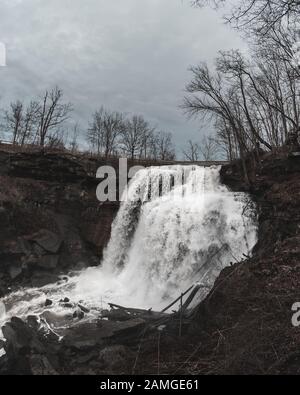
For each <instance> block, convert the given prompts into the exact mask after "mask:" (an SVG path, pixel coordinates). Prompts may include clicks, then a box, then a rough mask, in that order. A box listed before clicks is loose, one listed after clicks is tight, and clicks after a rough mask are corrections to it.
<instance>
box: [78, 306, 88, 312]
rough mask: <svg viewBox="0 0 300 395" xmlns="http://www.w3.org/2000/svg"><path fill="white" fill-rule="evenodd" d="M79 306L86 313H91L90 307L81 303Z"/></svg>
mask: <svg viewBox="0 0 300 395" xmlns="http://www.w3.org/2000/svg"><path fill="white" fill-rule="evenodd" d="M78 307H79V308H80V310H82V311H83V312H84V313H87V314H88V313H89V312H90V310H89V309H87V308H86V307H84V306H82V305H81V304H78Z"/></svg>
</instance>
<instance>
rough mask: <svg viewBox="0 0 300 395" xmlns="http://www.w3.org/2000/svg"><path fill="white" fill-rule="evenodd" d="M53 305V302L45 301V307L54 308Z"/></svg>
mask: <svg viewBox="0 0 300 395" xmlns="http://www.w3.org/2000/svg"><path fill="white" fill-rule="evenodd" d="M52 304H53V302H52V300H50V299H46V301H45V306H46V307H48V306H52Z"/></svg>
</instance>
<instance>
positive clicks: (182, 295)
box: [161, 285, 194, 313]
mask: <svg viewBox="0 0 300 395" xmlns="http://www.w3.org/2000/svg"><path fill="white" fill-rule="evenodd" d="M193 288H194V285H192V286H191V287H190V288H189V289H187V290H186V291H185V292H184V293H183V294H181V295H180V296H179V297H178V298H177V299H176V300H174V302H172V303H171V304H169V305H168V306H167V307H165V308H164V309H163V310H162V311H161V313H165V312H166V311H168V310H169V309H170V308H171V307H172V306H174V304H176V303H177V302H179V301H180V299H181V298H183V297H184V296H185V295H186V294H187V293H189V292H190V291H191V290H192V289H193Z"/></svg>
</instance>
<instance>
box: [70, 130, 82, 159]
mask: <svg viewBox="0 0 300 395" xmlns="http://www.w3.org/2000/svg"><path fill="white" fill-rule="evenodd" d="M79 134H80V125H79V123H78V122H76V124H75V125H74V127H73V133H72V140H71V142H70V144H69V149H70V151H71V152H72V154H74V153H76V152H77V151H78V148H79V145H78V136H79Z"/></svg>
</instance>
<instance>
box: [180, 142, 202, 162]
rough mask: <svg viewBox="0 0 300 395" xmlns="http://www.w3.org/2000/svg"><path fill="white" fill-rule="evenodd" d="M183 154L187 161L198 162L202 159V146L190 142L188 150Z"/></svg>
mask: <svg viewBox="0 0 300 395" xmlns="http://www.w3.org/2000/svg"><path fill="white" fill-rule="evenodd" d="M182 153H183V155H184V158H185V159H186V160H188V161H191V162H196V161H198V160H199V159H200V153H201V152H200V146H199V144H198V143H195V142H193V141H192V140H189V141H188V144H187V147H186V149H184V150H183V151H182Z"/></svg>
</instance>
